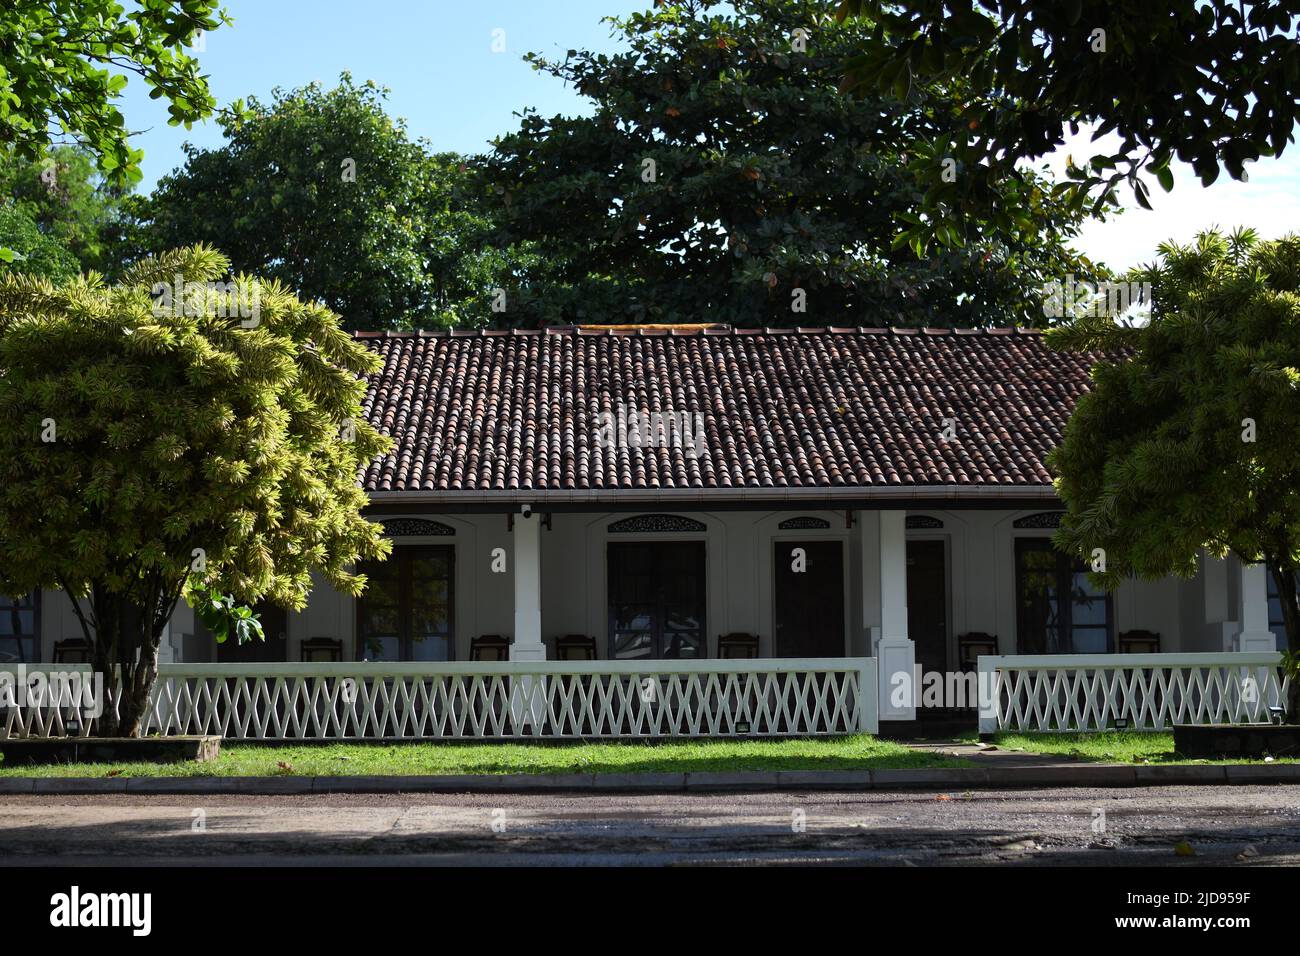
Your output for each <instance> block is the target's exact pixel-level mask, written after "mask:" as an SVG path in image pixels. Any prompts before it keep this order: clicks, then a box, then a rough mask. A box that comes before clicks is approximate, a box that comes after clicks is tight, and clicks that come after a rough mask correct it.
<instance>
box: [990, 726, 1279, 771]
mask: <svg viewBox="0 0 1300 956" xmlns="http://www.w3.org/2000/svg"><path fill="white" fill-rule="evenodd" d="M993 742H994V743H995V744H996V745H997V746H999V747H1001V748H1002V749H1003V750H1024V751H1027V752H1029V753H1040V754H1059V755H1060V756H1062V757H1073V758H1075V759H1077V760H1087V761H1103V762H1106V763H1162V764H1171V763H1185V764H1211V763H1261V762H1262V761H1259V760H1245V759H1234V760H1186V759H1184V758H1182V757H1180V756H1179V755H1178V754H1177V753H1176V752H1175V751H1174V735H1173V734H1172V733H1154V732H1142V731H1108V732H1105V733H1095V734H1034V733H1031V734H998V735H997V737H996V738H995V739H994V741H993ZM1274 762H1275V763H1296V759H1295V758H1293V757H1287V758H1282V757H1279V758H1277V759H1276V760H1275V761H1274Z"/></svg>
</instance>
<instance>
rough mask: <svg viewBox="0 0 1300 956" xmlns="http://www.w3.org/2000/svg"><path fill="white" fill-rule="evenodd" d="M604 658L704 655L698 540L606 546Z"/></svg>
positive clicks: (701, 554)
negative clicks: (606, 641) (606, 645)
mask: <svg viewBox="0 0 1300 956" xmlns="http://www.w3.org/2000/svg"><path fill="white" fill-rule="evenodd" d="M608 557H609V561H608V570H609V640H610V646H609V656H610V657H611V658H618V659H620V660H637V659H645V660H659V659H667V660H674V659H679V658H697V657H706V656H707V654H708V641H707V638H706V631H705V623H704V608H705V600H706V597H705V588H704V542H703V541H617V542H611V543H610V545H609V555H608Z"/></svg>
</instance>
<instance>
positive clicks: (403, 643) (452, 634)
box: [352, 542, 460, 663]
mask: <svg viewBox="0 0 1300 956" xmlns="http://www.w3.org/2000/svg"><path fill="white" fill-rule="evenodd" d="M442 549H445V550H446V551H447V552H448V553H449V554H450V556H451V558H450V560H451V567H450V574H448V576H447V627H448V635H447V647H448V653H447V660H448V662H452V661H455V660H457V659H458V657H457V653H456V637H457V633H458V632H457V624H456V609H457V601H456V574H457V569H458V568H459V566H460V562H459V561H457V560H456V545H455V544H452V543H450V542H448V543H444V544H436V543H435V544H414V543H412V544H398V543H397V542H394V543H393V550H392V552H391V553H390V554H389V556H388V557H387V558H386V559H385V561H392V560H393V559H394V558H396V557H397V555H398V554H399V553H401V552H403V551H405V552H408V553H410V552H429V551H437V550H442ZM399 574H400V572H399ZM404 578H405V576H404V575H402V576H400V577H399V579H398V598H397V602H398V620H399V622H400V621H401V619H402V617H403V615H404V614H405V613H408V612H409V609H408V610H407V611H406V612H404V611H403V610H402V603H403V601H404V600H405V599H406V598H407V597H408V596H409V592H408V590H407V584H408V582H406V581H405V580H404ZM364 602H365V595H364V594H362V595H360V596H358V597H357V598H356V600H354V601H353V602H352V603H353V627H354V630H353V635H354V638H353V645H354V647H353V659H354V660H357V661H360V660H362V659H363V658H362V656H361V655H362V651H363V649H364V648H363V645H362V629H361V619H362V615H363V613H364V608H365V604H364ZM398 641H399V654H398V658H397V661H394V662H390V663H397V662H404V661H408V660H410V658H408V657H406V656H405V654H406V652H407V651H408V650H409V646H408V644H409V637H407V636H404V635H399V636H398Z"/></svg>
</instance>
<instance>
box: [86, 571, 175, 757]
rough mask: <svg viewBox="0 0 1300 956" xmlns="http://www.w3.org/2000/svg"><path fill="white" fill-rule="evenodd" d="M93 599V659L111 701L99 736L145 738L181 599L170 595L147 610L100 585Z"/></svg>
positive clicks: (97, 731)
mask: <svg viewBox="0 0 1300 956" xmlns="http://www.w3.org/2000/svg"><path fill="white" fill-rule="evenodd" d="M177 590H179V589H177ZM169 598H170V599H169ZM91 601H92V603H93V606H94V612H95V613H94V617H95V639H94V642H93V644H92V648H93V650H92V654H91V660H92V661H93V664H94V669H95V671H96V672H97V673H99V674H103V675H104V694H105V696H106V698H107V699H106V700H105V702H104V712H103V714H102V715H101V716H100V718H99V721H98V723H97V725H96V730H95V733H96V736H99V737H139V736H140V734H141V732H142V731H143V729H144V726H145V720H146V718H147V716H148V710H149V697H150V695H151V693H152V691H153V685H154V681H155V680H157V678H158V646H159V644H160V643H161V641H162V632H163V628H164V627H166V625H167V619H168V618H169V617H170V616H171V611H172V609H173V608H174V607H175V606H176V597H175V596H174V595H170V594H167V593H166V592H164V593H162V594H159V595H158V597H157V598H156V599H154V600H151V601H150V602H149V603H148V605H147V606H144V607H141V606H140V605H139V604H137V603H136V602H134V601H132V600H131V599H130V598H129V597H127V596H125V595H121V594H114V593H111V592H109V591H107V590H105V589H103V588H102V587H100V586H98V585H96V586H94V587H93V588H92V591H91Z"/></svg>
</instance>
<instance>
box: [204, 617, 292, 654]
mask: <svg viewBox="0 0 1300 956" xmlns="http://www.w3.org/2000/svg"><path fill="white" fill-rule="evenodd" d="M253 611H254V612H255V613H256V614H257V617H258V620H260V621H261V622H262V634H263V636H264V637H265V638H266V639H265V640H262V641H259V640H256V639H254V640H251V641H246V642H245V643H243V644H239V643H237V642H236V641H235V638H234V637H233V636H231V637H228V638H226V641H225V643H222V644H218V645H217V663H218V664H266V663H279V662H283V661H287V660H288V659H289V656H288V647H289V641H288V616H287V615H286V614H285V611H284V608H282V607H276V606H275V605H274V604H269V603H266V602H262V603H259V604H257V605H255V606H254V607H253Z"/></svg>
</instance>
